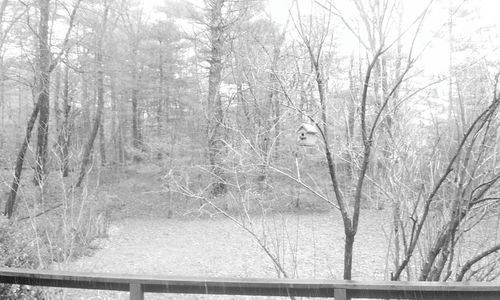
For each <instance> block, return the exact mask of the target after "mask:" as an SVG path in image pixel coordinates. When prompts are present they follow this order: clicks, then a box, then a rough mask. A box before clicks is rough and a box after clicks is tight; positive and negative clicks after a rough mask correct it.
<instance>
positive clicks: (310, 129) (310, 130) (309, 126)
mask: <svg viewBox="0 0 500 300" xmlns="http://www.w3.org/2000/svg"><path fill="white" fill-rule="evenodd" d="M301 129H304V130H305V131H306V132H307V133H318V129H317V128H316V126H314V125H312V124H307V123H302V124H301V125H300V126H299V128H297V131H296V132H299V131H300V130H301Z"/></svg>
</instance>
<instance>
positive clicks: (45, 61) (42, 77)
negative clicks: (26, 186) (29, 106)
mask: <svg viewBox="0 0 500 300" xmlns="http://www.w3.org/2000/svg"><path fill="white" fill-rule="evenodd" d="M39 5H40V21H39V25H38V26H39V27H38V51H39V57H38V68H39V74H38V79H37V84H38V101H37V103H38V106H39V110H40V111H39V118H38V132H37V147H36V165H35V177H34V179H33V183H34V184H35V185H40V184H41V182H42V181H43V179H44V175H45V172H46V164H47V154H48V153H47V143H48V137H49V109H50V108H49V89H50V71H51V70H50V63H51V62H50V60H51V53H50V50H49V43H48V41H49V5H50V0H40V1H39Z"/></svg>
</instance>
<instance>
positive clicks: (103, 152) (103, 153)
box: [99, 107, 106, 166]
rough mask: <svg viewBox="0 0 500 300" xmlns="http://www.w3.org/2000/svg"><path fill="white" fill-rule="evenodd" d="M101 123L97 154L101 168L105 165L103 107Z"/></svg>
mask: <svg viewBox="0 0 500 300" xmlns="http://www.w3.org/2000/svg"><path fill="white" fill-rule="evenodd" d="M101 114H102V115H101V122H100V126H99V153H100V155H101V166H105V165H106V137H105V134H104V107H103V111H102V112H101Z"/></svg>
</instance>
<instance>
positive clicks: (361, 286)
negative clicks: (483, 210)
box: [0, 268, 500, 300]
mask: <svg viewBox="0 0 500 300" xmlns="http://www.w3.org/2000/svg"><path fill="white" fill-rule="evenodd" d="M0 283H9V284H24V285H31V286H48V287H60V288H77V289H91V290H114V291H125V292H129V293H130V299H131V300H142V299H144V293H181V294H206V295H247V296H281V297H290V296H301V297H323V298H335V300H347V299H359V298H369V299H450V300H451V299H454V300H455V299H458V300H472V299H474V300H476V299H481V300H483V299H484V300H486V299H488V300H498V299H500V285H499V284H495V283H470V282H464V283H442V282H393V281H391V282H383V281H382V282H376V281H354V280H353V281H334V280H300V279H252V278H202V277H177V276H146V275H124V274H119V275H118V274H103V273H75V272H61V271H46V270H28V269H15V268H0Z"/></svg>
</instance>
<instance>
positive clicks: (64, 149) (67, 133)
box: [58, 65, 72, 177]
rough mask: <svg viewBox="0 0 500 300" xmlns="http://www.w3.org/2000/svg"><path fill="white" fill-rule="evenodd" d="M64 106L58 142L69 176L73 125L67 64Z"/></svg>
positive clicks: (64, 167)
mask: <svg viewBox="0 0 500 300" xmlns="http://www.w3.org/2000/svg"><path fill="white" fill-rule="evenodd" d="M63 81H64V83H63V85H64V87H63V108H64V119H63V122H62V125H61V130H60V131H59V137H58V143H59V147H60V149H61V150H60V159H61V163H62V168H61V170H62V176H63V177H68V175H69V145H70V138H71V130H72V129H71V125H70V122H71V120H70V112H71V103H70V99H69V67H68V65H66V67H65V68H64V79H63Z"/></svg>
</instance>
